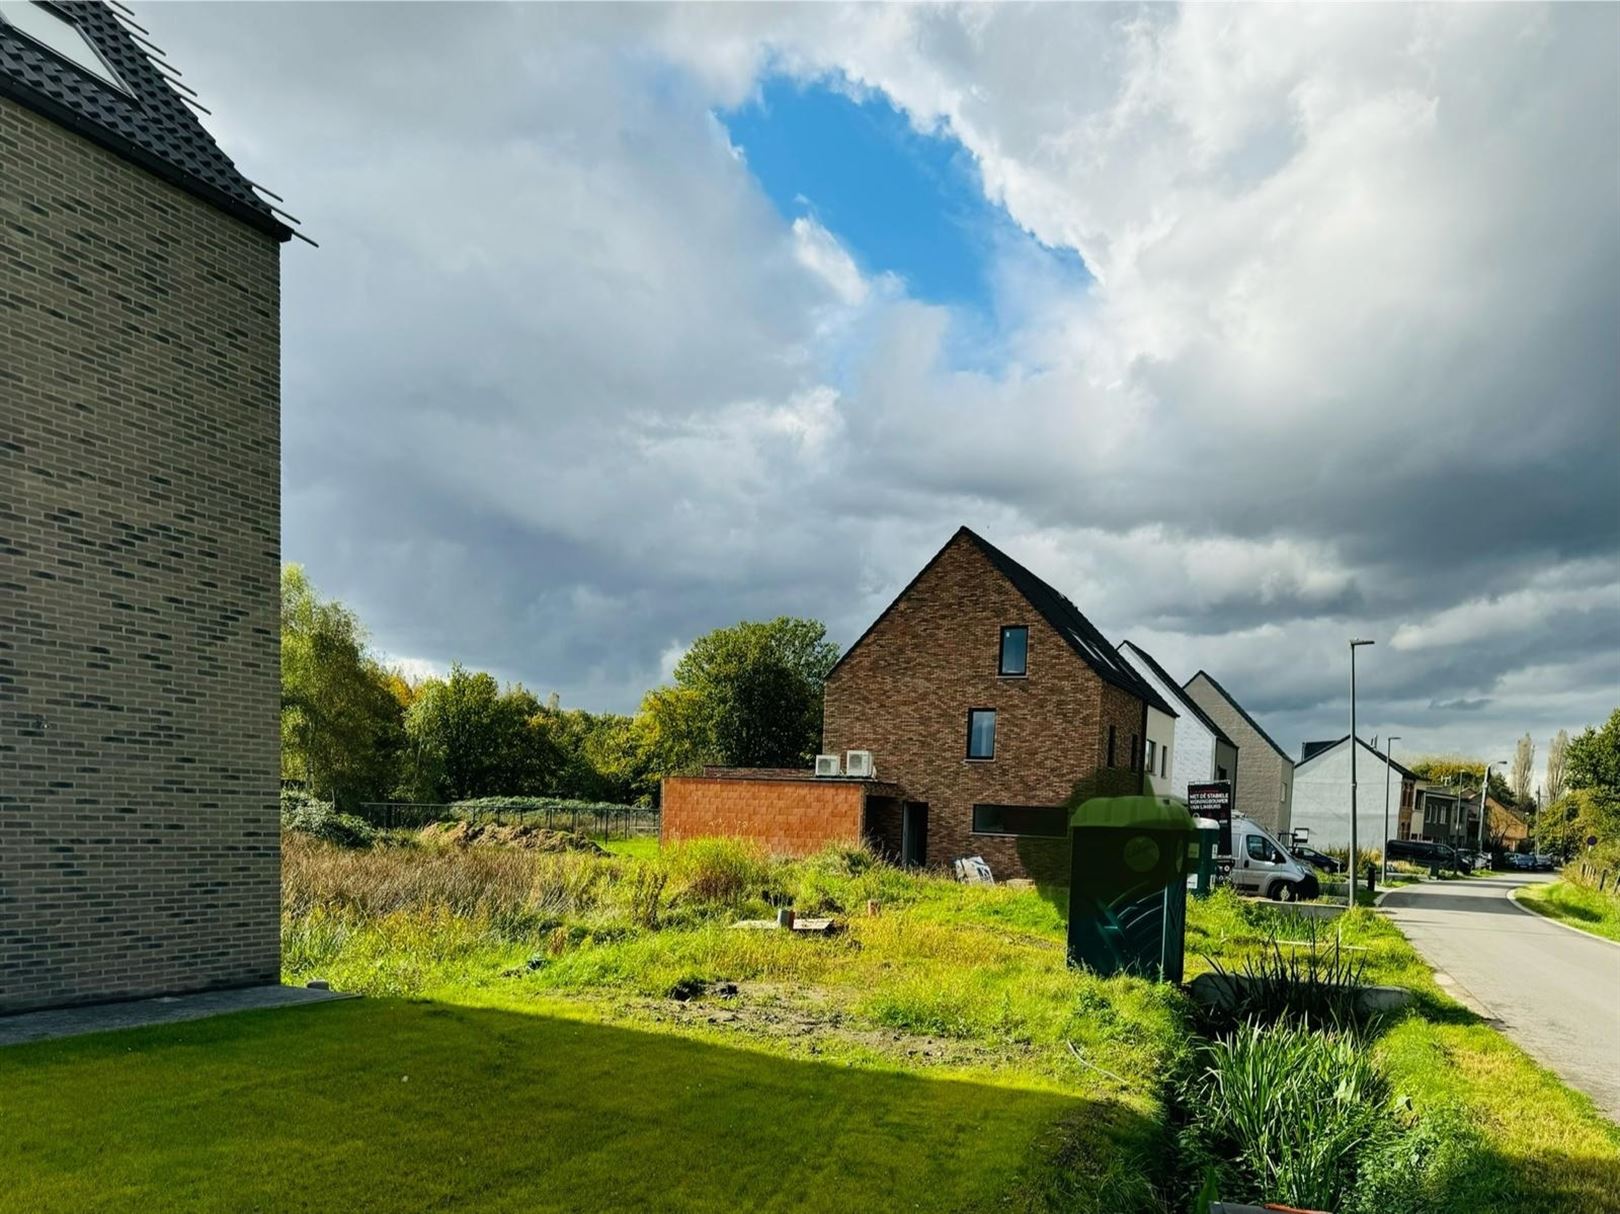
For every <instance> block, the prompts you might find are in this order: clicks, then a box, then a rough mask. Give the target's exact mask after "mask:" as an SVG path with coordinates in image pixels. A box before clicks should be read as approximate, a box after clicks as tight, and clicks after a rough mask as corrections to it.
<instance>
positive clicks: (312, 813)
mask: <svg viewBox="0 0 1620 1214" xmlns="http://www.w3.org/2000/svg"><path fill="white" fill-rule="evenodd" d="M281 829H282V830H290V831H297V832H298V833H300V834H305V835H308V836H310V837H311V838H313V839H320V840H322V841H323V842H326V843H333V844H336V845H337V846H339V847H370V846H371V845H372V844H373V843H375V842H376V841H377V831H376V828H374V827H373V826H372V825H371V823H369V822H367V821H366V820H365V819H363V818H357V817H355V816H354V815H353V814H340V813H338V811H337V810H336V809H334V808H333V807H332V803H331V802H330V801H317V800H316V799H315V798H314V797H311V796H310V795H309V794H308V793H303V792H298V791H296V790H294V789H288V788H284V789H282V790H281Z"/></svg>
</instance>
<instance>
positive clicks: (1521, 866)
mask: <svg viewBox="0 0 1620 1214" xmlns="http://www.w3.org/2000/svg"><path fill="white" fill-rule="evenodd" d="M1507 866H1508V869H1509V870H1510V871H1512V872H1516V873H1528V872H1534V871H1535V867H1536V858H1535V857H1534V856H1527V855H1525V854H1524V853H1523V852H1513V853H1511V854H1510V855H1509V856H1508V858H1507Z"/></svg>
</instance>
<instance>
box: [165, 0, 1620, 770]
mask: <svg viewBox="0 0 1620 1214" xmlns="http://www.w3.org/2000/svg"><path fill="white" fill-rule="evenodd" d="M379 11H380V10H379V9H377V8H376V7H373V6H355V7H349V6H302V7H299V8H296V9H286V8H281V7H274V6H272V7H264V8H261V7H258V6H251V5H248V6H229V7H228V8H226V7H222V6H197V7H190V6H172V7H171V6H154V8H153V9H152V11H151V13H150V14H149V17H150V21H151V23H152V25H153V27H154V33H155V34H158V35H160V36H159V37H158V41H159V42H160V43H162V44H164V45H165V46H167V47H168V48H169V50H170V51H171V53H172V54H173V56H174V58H175V60H176V61H177V62H178V63H179V64H180V65H181V66H182V67H183V68H184V69H185V70H186V71H187V74H188V75H187V78H188V79H189V80H197V81H198V82H199V83H200V87H202V89H203V91H204V94H205V96H206V97H207V99H208V100H209V103H210V104H211V106H212V107H213V108H214V109H215V110H216V112H217V113H219V114H220V115H221V120H222V121H225V122H228V123H229V126H228V127H221V128H220V129H221V132H222V135H223V136H224V137H225V138H226V139H227V142H228V145H229V146H230V148H231V150H232V151H236V152H241V153H242V154H243V155H244V156H245V158H246V163H245V165H244V167H245V168H246V170H247V171H248V172H249V173H250V175H252V176H254V177H255V178H256V179H259V180H265V181H268V182H270V183H271V184H273V185H275V186H276V187H277V188H278V190H280V191H281V192H282V193H284V194H286V195H287V196H288V197H289V199H292V200H293V209H294V210H295V211H297V212H298V213H299V214H301V215H302V216H303V217H304V218H305V220H306V222H307V226H308V227H309V228H310V229H311V230H312V231H313V233H314V234H315V235H316V236H317V238H318V239H322V241H323V248H322V249H321V250H320V251H319V252H314V251H311V250H306V249H302V248H293V249H289V251H288V252H287V254H286V257H285V261H284V264H285V267H286V289H285V301H284V313H285V317H286V321H285V324H286V343H285V349H286V358H285V361H286V372H285V394H286V404H285V423H286V431H287V442H286V468H287V472H286V495H285V497H286V515H287V519H286V532H287V535H286V549H287V551H288V554H289V555H295V556H298V557H300V558H303V559H305V560H306V562H307V563H308V564H309V566H310V568H311V573H312V576H314V577H315V578H316V580H317V582H318V583H319V584H320V585H322V587H323V588H326V589H330V590H333V591H336V592H338V593H340V594H342V595H343V596H344V597H345V598H347V599H349V600H350V601H351V603H352V605H354V606H355V607H357V608H358V609H359V610H360V611H361V613H362V616H363V617H364V618H365V619H366V620H367V622H368V623H369V624H371V625H372V627H373V628H374V630H375V631H376V633H377V635H378V636H379V639H380V640H381V641H383V642H386V644H387V645H389V646H391V647H393V648H395V649H397V650H399V651H401V652H405V653H411V654H421V655H431V658H430V659H425V660H439V661H444V662H447V661H448V660H449V659H451V658H456V657H459V658H461V659H462V660H464V661H467V662H468V663H470V664H480V665H485V666H488V667H491V668H493V669H497V670H503V671H511V672H513V673H514V675H515V676H517V677H523V678H524V679H525V680H526V681H528V682H530V683H531V684H532V685H535V686H553V685H555V686H558V687H559V688H560V689H561V690H563V692H564V695H565V698H566V699H567V700H568V701H569V702H571V703H591V702H594V703H596V704H598V705H599V706H603V707H608V706H612V707H620V708H623V707H629V706H631V705H633V704H634V702H635V700H636V698H637V696H638V694H639V690H640V689H641V688H644V687H646V686H647V685H649V684H650V683H651V682H652V681H655V680H656V679H657V678H659V677H660V676H661V675H662V674H664V673H665V668H666V666H667V658H668V656H669V654H668V638H671V637H691V636H695V635H698V634H699V633H701V632H702V631H705V630H707V629H708V628H710V627H713V626H716V625H718V624H725V623H731V622H735V620H737V619H739V618H743V617H745V616H751V615H766V614H776V613H778V612H784V611H786V612H795V613H804V614H815V615H820V616H822V617H824V618H826V619H827V620H828V621H829V623H830V624H831V625H832V626H833V629H834V635H835V636H837V637H838V638H840V639H843V640H849V639H851V638H853V636H854V635H856V633H858V631H859V629H860V628H861V627H864V625H865V623H867V622H868V621H869V619H870V618H871V616H872V615H873V614H875V613H876V611H877V610H878V609H879V608H881V606H882V605H883V602H884V601H885V596H886V595H888V594H890V593H892V592H893V591H894V590H895V589H898V587H899V586H900V585H902V584H904V582H905V581H906V580H907V579H908V578H909V577H910V576H911V574H912V573H913V572H915V569H916V568H917V566H918V565H919V564H920V563H921V561H922V560H924V559H926V557H927V556H928V555H929V554H930V553H931V552H932V551H933V550H934V549H935V548H937V547H938V545H939V544H940V543H941V542H943V540H944V539H945V537H946V536H947V535H949V534H950V532H951V530H952V529H953V528H954V527H955V526H956V525H957V524H958V523H961V522H963V521H966V522H969V523H971V524H973V525H975V526H977V527H979V528H980V529H981V530H983V531H984V533H985V534H986V535H988V536H989V537H990V538H991V539H993V540H996V541H997V542H1000V543H1002V544H1003V545H1004V546H1006V547H1008V548H1009V549H1010V550H1012V551H1013V552H1014V553H1015V554H1017V555H1020V556H1022V557H1025V558H1027V559H1028V561H1029V562H1030V563H1031V564H1032V566H1033V567H1034V568H1036V569H1037V571H1039V572H1042V573H1045V574H1047V575H1048V576H1050V577H1051V578H1052V580H1054V581H1055V582H1057V583H1058V584H1059V586H1060V587H1062V588H1063V589H1065V590H1066V591H1068V592H1069V593H1070V595H1071V596H1072V597H1073V598H1074V599H1075V600H1076V601H1077V602H1078V603H1079V604H1080V605H1081V606H1082V608H1083V609H1085V610H1086V611H1087V612H1088V613H1090V614H1092V615H1093V616H1094V617H1095V618H1097V620H1098V622H1099V623H1101V624H1103V625H1104V626H1105V627H1106V628H1107V629H1108V631H1109V632H1110V634H1111V635H1113V636H1115V637H1116V638H1117V637H1119V636H1120V635H1130V636H1132V637H1133V639H1144V638H1145V640H1144V643H1148V644H1149V648H1151V649H1153V650H1154V652H1155V653H1156V654H1157V655H1158V656H1160V657H1161V658H1164V659H1165V660H1166V661H1167V662H1173V663H1174V666H1173V667H1172V668H1173V669H1178V670H1180V669H1185V670H1186V671H1187V672H1188V673H1190V672H1191V669H1195V668H1197V667H1198V666H1208V667H1209V668H1210V669H1212V670H1215V671H1216V672H1217V673H1218V674H1219V675H1220V677H1222V680H1223V682H1226V683H1227V684H1228V685H1229V686H1232V687H1233V688H1234V689H1241V690H1240V694H1243V695H1244V696H1245V697H1246V698H1247V699H1249V700H1250V701H1251V706H1252V707H1255V708H1256V709H1257V710H1259V711H1265V712H1268V713H1270V714H1272V716H1273V718H1274V719H1275V721H1277V722H1279V724H1278V728H1277V730H1276V732H1278V733H1279V734H1280V735H1289V734H1290V733H1291V732H1292V733H1294V734H1297V736H1299V737H1304V736H1316V735H1317V734H1319V733H1326V732H1328V731H1329V730H1330V729H1336V723H1337V722H1338V721H1339V720H1340V716H1341V709H1342V700H1343V695H1344V679H1343V677H1342V675H1343V671H1342V670H1341V668H1340V667H1341V665H1342V654H1341V650H1342V647H1343V641H1344V638H1345V637H1347V636H1348V635H1349V634H1350V633H1351V632H1365V633H1367V634H1368V635H1374V636H1376V637H1378V638H1380V639H1381V641H1382V642H1383V643H1382V644H1381V646H1380V647H1379V649H1378V650H1377V651H1376V653H1375V654H1374V655H1373V656H1370V657H1369V658H1368V664H1367V683H1366V690H1365V691H1364V695H1366V696H1368V697H1369V702H1368V719H1369V720H1371V719H1374V718H1375V717H1377V716H1378V714H1379V713H1383V714H1385V719H1387V720H1388V721H1391V722H1398V723H1399V724H1400V725H1401V726H1402V727H1404V729H1405V730H1406V731H1407V732H1408V735H1409V736H1410V737H1411V738H1412V743H1411V744H1412V745H1413V746H1415V747H1420V748H1421V747H1423V745H1424V744H1423V743H1422V741H1421V740H1420V739H1421V738H1422V737H1423V736H1424V735H1425V734H1428V735H1431V736H1434V737H1436V738H1440V737H1444V738H1445V739H1446V740H1447V743H1448V745H1456V746H1464V744H1465V743H1466V742H1467V740H1468V739H1469V738H1479V739H1481V740H1482V741H1481V744H1483V743H1484V742H1485V741H1490V742H1491V744H1493V745H1494V744H1496V741H1495V740H1496V739H1497V738H1498V737H1500V738H1503V739H1506V740H1507V741H1508V742H1511V739H1512V737H1513V736H1515V735H1516V734H1517V733H1522V732H1523V730H1524V729H1525V728H1533V729H1535V730H1537V731H1538V732H1550V731H1551V729H1553V728H1556V727H1557V725H1558V724H1567V725H1572V726H1574V725H1580V724H1583V723H1584V720H1582V719H1571V718H1570V716H1569V715H1568V714H1578V713H1585V712H1589V711H1591V709H1590V706H1591V705H1592V704H1594V703H1597V702H1599V701H1601V700H1602V699H1603V698H1604V697H1607V698H1608V699H1610V700H1612V698H1613V682H1612V679H1611V681H1609V682H1607V683H1605V682H1603V679H1604V678H1605V677H1608V676H1606V675H1604V674H1603V673H1602V671H1601V670H1599V669H1598V667H1597V665H1596V664H1593V663H1587V664H1585V665H1583V664H1581V663H1580V662H1577V661H1573V660H1572V650H1574V649H1576V648H1577V647H1581V646H1584V647H1586V649H1587V651H1588V652H1590V651H1591V650H1592V649H1593V648H1594V647H1596V648H1601V647H1602V638H1603V636H1604V635H1607V636H1608V637H1609V640H1610V642H1611V644H1610V648H1611V649H1612V637H1613V634H1614V631H1615V628H1616V625H1617V622H1620V610H1617V604H1616V602H1615V597H1614V590H1613V587H1614V585H1615V584H1616V582H1617V581H1620V579H1617V578H1615V577H1614V576H1613V574H1612V566H1613V561H1614V558H1615V552H1616V542H1615V541H1616V536H1615V533H1614V528H1613V519H1614V518H1615V517H1616V516H1617V514H1620V499H1617V496H1616V492H1617V491H1616V484H1615V480H1614V477H1613V472H1612V469H1613V467H1614V465H1615V461H1616V455H1617V451H1616V446H1617V435H1616V430H1615V426H1614V415H1613V383H1614V362H1613V353H1612V351H1613V345H1612V337H1613V332H1614V330H1615V328H1616V326H1617V323H1620V302H1617V300H1620V296H1617V290H1620V288H1617V284H1620V222H1617V220H1616V215H1617V202H1616V196H1615V190H1614V181H1615V177H1616V169H1617V168H1620V164H1617V157H1616V151H1615V149H1616V147H1617V146H1620V85H1617V73H1616V70H1615V65H1614V61H1613V46H1614V44H1615V39H1616V36H1617V32H1620V14H1617V13H1616V12H1615V10H1614V9H1612V8H1601V7H1597V6H1592V7H1577V6H1567V7H1552V8H1546V7H1534V6H1441V7H1421V8H1420V7H1415V6H1412V7H1394V6H1348V5H1347V6H1315V7H1294V8H1278V7H1275V6H1244V7H1237V6H1214V5H1196V6H1190V7H1187V8H1180V9H1173V8H1162V7H1154V8H1146V9H1140V8H1138V9H1120V8H1116V7H1113V6H1100V5H1070V6H1056V5H1051V6H1035V7H1012V6H980V7H972V8H935V7H921V6H888V7H882V8H872V7H852V8H845V7H833V6H673V7H664V8H657V7H653V6H639V7H636V6H632V7H626V8H621V7H616V6H578V7H566V6H564V7H547V6H539V5H535V6H517V7H511V8H503V7H496V6H472V7H468V6H458V7H455V8H453V9H451V8H446V7H441V6H427V5H422V6H404V7H399V8H390V9H389V10H387V16H386V18H385V19H379ZM361 40H364V42H365V45H366V46H367V48H368V54H367V55H366V56H365V57H364V59H363V60H361V61H356V60H355V57H354V56H353V54H352V53H351V51H350V48H351V47H352V46H353V45H355V44H356V43H357V42H359V41H361ZM244 48H251V50H245V49H244ZM269 64H274V65H275V69H274V71H273V72H272V71H271V70H270V68H269V67H268V66H267V65H269ZM773 70H780V71H788V72H791V73H793V74H795V75H797V76H798V77H800V78H801V79H803V80H811V79H822V80H826V81H830V82H832V83H833V84H834V85H835V86H836V87H843V88H849V89H851V90H855V91H859V90H875V91H879V92H881V93H883V94H884V95H886V96H888V97H889V98H891V99H893V100H894V102H895V103H896V104H897V105H899V106H901V107H903V108H904V109H905V111H906V112H907V113H908V114H909V116H910V118H911V120H912V121H913V123H914V124H915V125H916V126H918V127H919V129H925V130H942V131H945V132H948V133H949V134H951V135H953V136H954V137H956V138H958V139H960V140H961V141H962V143H963V145H964V146H965V147H966V148H967V149H968V151H969V152H970V153H971V155H972V156H973V157H974V159H975V162H976V163H977V165H978V166H979V170H980V173H981V175H982V181H983V185H984V189H985V191H986V194H987V195H988V196H989V197H990V198H991V199H993V200H995V201H997V202H998V203H1001V204H1003V205H1005V207H1006V208H1007V211H1008V213H1009V214H1010V216H1011V217H1012V218H1013V219H1014V220H1015V221H1016V223H1017V224H1019V225H1021V226H1022V227H1023V228H1024V229H1025V230H1027V231H1029V232H1031V233H1033V234H1034V235H1035V236H1036V237H1038V238H1039V239H1040V240H1041V241H1043V242H1045V243H1046V244H1047V245H1049V246H1052V247H1062V248H1072V249H1074V250H1077V251H1078V252H1079V253H1080V255H1081V256H1083V257H1084V259H1085V261H1086V264H1087V266H1088V267H1089V268H1090V269H1091V270H1092V271H1093V272H1094V273H1095V274H1096V275H1097V278H1098V281H1097V282H1096V283H1094V284H1092V285H1091V286H1090V287H1089V288H1086V287H1080V286H1076V285H1075V284H1073V283H1071V282H1068V281H1065V280H1063V279H1061V278H1054V277H1053V276H1052V275H1050V274H1046V273H1044V272H1043V271H1042V269H1041V261H1040V259H1039V258H1032V257H1030V256H1029V251H1028V249H1022V250H1020V249H1018V248H1016V247H1012V246H1011V245H1009V246H1008V247H1005V248H1002V249H999V250H997V251H996V253H995V254H994V258H993V264H992V266H991V280H992V282H993V284H994V290H995V300H994V311H995V321H996V323H997V325H998V326H999V331H998V332H997V333H995V334H994V335H993V339H991V340H989V341H986V342H984V343H983V345H984V348H983V349H979V348H975V349H973V350H971V351H968V352H967V353H968V354H971V355H972V357H966V356H965V355H964V350H963V349H962V347H961V332H962V326H960V325H959V324H957V323H956V320H957V318H955V317H953V316H952V314H951V313H950V312H949V311H948V310H947V309H942V308H940V307H937V306H932V305H929V304H926V303H923V302H919V301H917V300H915V299H911V298H908V297H906V295H905V293H904V286H903V284H902V283H900V282H899V281H898V280H895V279H893V278H889V277H883V276H878V277H867V276H863V274H862V273H861V271H860V267H859V265H858V264H857V262H856V259H855V258H854V257H853V256H852V255H851V253H850V251H849V250H848V249H847V248H845V247H844V246H843V245H842V244H841V243H840V241H839V239H838V234H837V233H835V232H832V231H829V230H827V228H826V227H824V226H823V225H822V224H821V223H820V222H818V221H817V220H816V219H813V218H809V217H804V218H801V219H799V220H797V221H796V222H795V221H792V220H788V219H784V218H783V217H782V216H780V215H778V214H777V213H776V212H775V210H774V208H773V207H772V206H771V204H770V203H769V201H768V200H767V199H766V198H765V196H764V194H763V192H762V191H761V190H760V189H759V187H758V185H757V183H756V182H754V181H753V179H752V178H751V176H750V175H749V171H748V166H747V163H746V157H741V158H739V157H738V156H737V155H736V153H735V149H734V148H732V146H731V145H730V142H729V140H728V138H727V137H726V134H725V131H724V128H723V125H721V124H719V123H718V122H717V121H716V119H715V117H714V115H715V113H717V112H722V111H724V110H725V109H726V108H727V107H729V106H734V105H737V104H740V103H741V102H742V101H744V100H745V99H746V98H748V97H749V96H751V95H753V94H754V92H755V90H756V89H757V88H758V85H759V81H760V79H761V77H762V74H763V73H765V72H768V71H773ZM829 551H832V552H837V553H839V554H840V558H839V560H837V561H835V562H828V561H826V560H823V559H821V556H820V554H822V553H825V552H829ZM1603 569H1608V570H1610V572H1609V573H1607V574H1605V573H1603V572H1602V570H1603ZM1594 570H1597V571H1596V572H1594ZM1532 670H1536V671H1548V670H1550V671H1556V672H1558V673H1557V675H1556V677H1557V678H1561V679H1565V680H1567V682H1568V687H1567V689H1566V691H1565V693H1563V694H1561V695H1560V694H1555V693H1554V692H1552V691H1546V692H1543V691H1532V690H1531V689H1529V688H1528V687H1523V688H1521V687H1520V686H1519V685H1518V684H1515V683H1514V682H1513V679H1514V678H1515V677H1516V674H1515V672H1526V671H1532ZM1612 673H1613V672H1612V671H1609V675H1612ZM1478 699H1486V700H1488V701H1489V704H1488V706H1486V707H1484V708H1482V709H1480V710H1479V711H1477V712H1472V713H1468V714H1465V715H1466V719H1464V716H1463V715H1458V716H1456V717H1445V716H1444V714H1440V713H1438V712H1437V711H1431V710H1429V709H1428V707H1427V706H1428V705H1429V704H1430V703H1447V702H1453V701H1457V700H1478ZM1515 714H1518V716H1517V717H1516V716H1515ZM1515 722H1517V723H1515ZM1341 732H1342V731H1341Z"/></svg>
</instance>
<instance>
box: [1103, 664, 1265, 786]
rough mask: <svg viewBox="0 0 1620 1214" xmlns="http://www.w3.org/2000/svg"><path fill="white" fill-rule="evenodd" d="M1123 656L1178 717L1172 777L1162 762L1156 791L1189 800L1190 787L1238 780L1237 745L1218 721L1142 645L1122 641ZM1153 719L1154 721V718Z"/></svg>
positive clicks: (1171, 763) (1170, 764)
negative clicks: (1215, 781)
mask: <svg viewBox="0 0 1620 1214" xmlns="http://www.w3.org/2000/svg"><path fill="white" fill-rule="evenodd" d="M1119 655H1120V657H1122V658H1124V659H1125V660H1126V661H1127V662H1129V663H1130V664H1131V668H1132V669H1134V670H1135V671H1136V673H1137V674H1138V675H1139V676H1140V677H1141V678H1142V680H1143V681H1144V682H1145V683H1147V685H1148V686H1149V687H1151V688H1153V690H1154V691H1156V692H1158V693H1159V695H1160V696H1161V697H1163V699H1164V700H1165V701H1166V702H1168V703H1170V704H1171V705H1173V706H1174V707H1175V709H1176V712H1177V714H1178V715H1177V717H1176V722H1175V748H1174V752H1173V754H1172V757H1171V760H1170V763H1169V765H1168V776H1166V769H1165V765H1164V763H1163V761H1162V759H1161V762H1160V771H1159V776H1160V778H1161V780H1160V781H1156V782H1155V785H1154V787H1155V789H1156V790H1157V791H1159V792H1163V793H1168V794H1169V795H1171V796H1177V797H1185V796H1186V795H1187V785H1189V784H1202V783H1204V782H1206V781H1209V780H1236V779H1237V770H1238V748H1237V743H1236V742H1234V741H1232V739H1231V738H1229V737H1227V736H1226V731H1225V730H1223V729H1222V728H1221V727H1220V726H1219V725H1217V724H1216V723H1215V719H1214V718H1213V717H1211V716H1210V715H1209V714H1208V713H1206V712H1205V711H1204V710H1203V709H1202V708H1200V707H1199V706H1198V705H1197V704H1196V703H1195V702H1194V701H1193V700H1192V698H1191V697H1190V696H1188V695H1187V694H1186V693H1185V692H1183V691H1182V690H1181V684H1180V683H1178V682H1176V680H1175V679H1173V678H1171V677H1170V674H1169V673H1168V672H1167V671H1166V670H1165V669H1164V667H1163V666H1160V665H1159V663H1158V661H1157V660H1156V659H1155V658H1154V657H1153V655H1152V654H1151V653H1149V652H1148V651H1147V650H1145V649H1143V648H1142V647H1141V646H1140V645H1137V644H1135V643H1134V642H1132V641H1128V640H1127V641H1121V642H1120V646H1119ZM1149 715H1150V717H1151V715H1152V714H1149ZM1161 781H1162V782H1161Z"/></svg>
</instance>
